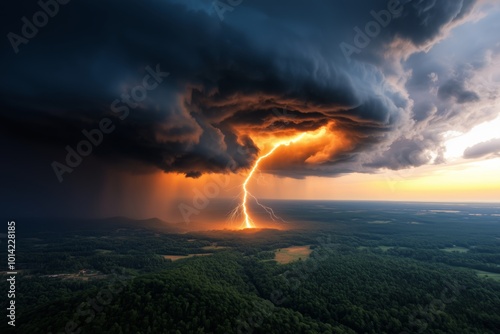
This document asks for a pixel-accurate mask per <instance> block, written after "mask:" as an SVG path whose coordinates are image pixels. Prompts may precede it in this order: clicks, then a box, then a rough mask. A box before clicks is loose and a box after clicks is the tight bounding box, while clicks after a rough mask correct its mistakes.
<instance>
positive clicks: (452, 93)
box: [438, 79, 479, 104]
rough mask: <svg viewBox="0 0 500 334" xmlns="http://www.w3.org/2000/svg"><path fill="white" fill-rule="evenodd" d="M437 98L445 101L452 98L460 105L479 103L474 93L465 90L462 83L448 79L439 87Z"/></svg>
mask: <svg viewBox="0 0 500 334" xmlns="http://www.w3.org/2000/svg"><path fill="white" fill-rule="evenodd" d="M438 96H439V97H440V98H442V99H445V100H446V99H449V98H452V97H454V98H455V99H456V101H457V103H460V104H462V103H467V102H476V101H479V96H478V95H477V93H476V92H473V91H470V90H466V89H465V87H464V83H463V82H460V81H458V80H455V79H450V80H448V81H446V82H445V83H444V84H443V85H442V86H441V87H439V90H438Z"/></svg>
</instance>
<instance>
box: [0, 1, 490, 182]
mask: <svg viewBox="0 0 500 334" xmlns="http://www.w3.org/2000/svg"><path fill="white" fill-rule="evenodd" d="M335 3H337V2H335ZM363 3H364V4H365V5H364V6H360V5H359V4H357V3H356V4H354V3H347V2H341V5H342V9H341V8H337V7H336V6H335V4H334V3H326V2H320V1H317V2H315V1H313V2H310V3H308V4H304V3H303V2H301V1H287V2H286V3H285V2H273V3H269V1H251V2H250V1H249V2H244V3H242V4H241V5H239V6H238V7H236V8H234V10H232V11H227V12H225V13H224V20H222V21H221V20H220V18H219V16H218V14H217V13H216V12H215V11H214V9H213V8H212V7H211V2H207V1H198V2H197V1H191V2H186V3H182V2H181V3H179V2H176V1H172V2H168V1H166V2H158V1H152V0H151V1H142V2H140V3H127V4H123V3H121V2H117V1H108V2H106V3H100V2H97V1H86V2H84V3H72V4H70V5H68V6H67V7H64V8H61V13H60V14H59V16H57V17H56V19H57V20H56V19H54V21H53V22H50V24H49V25H47V27H45V28H44V30H43V31H40V32H39V35H38V36H37V37H36V39H34V40H33V41H30V43H28V44H26V45H22V46H21V47H20V53H19V54H18V55H5V56H2V58H3V59H2V60H3V63H9V64H13V66H11V67H10V68H9V69H7V71H6V74H5V75H3V77H2V79H1V82H0V84H1V85H2V91H3V93H2V95H0V101H1V103H2V108H1V110H0V118H1V119H0V124H1V125H0V126H1V127H2V130H3V131H4V133H7V134H8V135H9V136H12V137H22V138H23V139H24V140H27V141H30V142H33V143H34V144H35V145H39V146H40V147H45V146H50V147H52V148H57V147H60V148H61V155H60V156H59V157H57V156H56V157H53V158H54V159H56V160H57V159H59V160H60V161H61V162H63V160H64V155H65V151H64V147H65V146H66V145H69V146H73V147H74V146H76V145H77V143H78V142H79V141H81V140H82V139H85V137H84V135H83V134H82V130H88V131H90V130H91V129H94V128H98V127H99V122H100V121H101V120H102V119H103V118H108V119H110V120H111V121H112V122H113V124H114V125H115V127H116V129H115V130H114V132H113V133H111V134H109V135H106V136H105V138H104V140H103V143H102V144H101V145H100V146H99V148H98V149H96V150H95V153H94V154H95V156H96V157H98V158H99V159H101V160H102V161H120V163H119V165H120V168H125V169H126V168H128V167H127V166H130V168H131V169H133V168H136V166H137V164H139V165H142V166H144V167H146V168H151V169H152V170H154V169H160V170H163V171H166V172H176V173H184V174H185V175H186V176H187V177H195V178H196V177H199V176H200V175H202V174H204V173H228V172H238V171H239V170H241V169H246V168H248V167H249V166H250V165H251V164H252V163H253V162H254V161H255V159H256V158H257V156H258V155H259V152H260V148H259V147H258V146H259V145H258V141H256V139H255V138H257V137H265V136H275V137H277V138H278V137H284V136H289V135H291V134H293V133H297V132H309V131H315V130H318V129H320V128H325V129H327V130H328V132H329V135H328V136H327V138H331V140H332V141H335V140H336V142H334V143H333V144H331V145H330V144H328V143H327V142H325V141H323V142H322V147H316V146H317V145H316V146H315V144H314V143H311V145H310V147H311V148H315V150H316V151H314V150H312V149H304V151H303V152H305V153H304V154H302V155H296V156H293V157H291V158H290V160H288V161H287V157H286V155H282V159H280V160H279V161H278V160H276V161H274V162H273V161H271V162H269V163H267V164H266V165H265V168H266V169H268V171H270V172H272V173H274V174H277V175H286V176H290V177H304V176H308V175H320V176H331V175H338V174H343V173H350V172H366V173H370V172H376V171H377V170H379V169H381V168H390V169H401V168H409V167H413V166H420V165H423V164H426V163H430V162H431V160H432V159H434V162H439V159H440V156H439V155H440V154H442V151H443V147H442V137H441V135H440V134H441V133H442V132H443V131H446V130H448V129H450V128H453V127H454V126H458V125H461V126H463V120H464V119H468V120H469V121H470V122H469V123H468V126H472V125H473V124H476V123H478V122H480V121H482V120H484V119H485V118H486V117H487V115H486V114H485V112H484V111H483V112H476V113H475V112H472V111H471V110H473V107H474V105H475V104H480V103H482V102H483V100H484V99H488V98H491V97H487V96H486V97H485V96H484V95H483V94H482V93H480V92H478V91H476V90H475V89H474V88H473V87H472V86H471V82H473V80H474V78H475V73H476V72H478V71H480V70H482V69H484V68H485V67H486V66H488V64H487V61H486V60H485V59H486V55H489V56H490V57H491V53H488V52H487V51H489V49H488V48H487V46H484V47H483V49H480V50H479V52H478V54H477V57H478V59H475V60H474V62H469V61H465V60H462V59H458V60H457V63H456V64H449V63H443V62H440V61H434V60H432V61H431V60H429V59H428V57H426V53H424V52H421V50H426V51H428V50H429V48H430V46H431V45H433V43H436V42H437V41H439V40H441V39H442V38H444V37H443V36H446V35H447V34H448V33H449V30H450V29H451V28H452V27H454V26H457V25H459V24H460V23H462V22H465V21H466V20H467V18H468V16H469V15H471V13H472V10H473V8H474V5H475V1H473V0H442V1H432V0H422V1H409V2H403V3H404V5H403V6H402V12H401V14H400V15H398V16H397V17H392V18H391V19H390V22H389V23H388V24H387V26H386V27H382V28H381V29H380V33H379V34H377V36H375V37H373V38H371V40H370V43H369V45H367V46H366V47H364V48H363V49H362V50H360V52H359V53H354V54H353V55H352V59H350V60H348V59H346V58H345V56H344V53H343V51H342V49H341V48H339V45H340V44H341V43H343V42H344V43H349V44H352V45H353V46H355V38H356V36H355V34H356V32H355V30H354V28H355V27H360V28H361V29H364V27H365V25H366V23H368V22H370V21H373V20H375V19H374V16H373V14H371V11H372V10H373V11H374V12H376V13H380V11H382V10H386V9H387V1H364V2H363ZM34 9H36V8H34ZM24 10H25V9H24ZM21 12H23V11H22V10H21V11H20V13H21ZM89 18H92V23H91V24H90V23H89V22H88V20H89ZM10 23H11V24H10V26H13V27H16V26H18V25H19V22H18V21H16V20H14V19H12V22H10ZM63 26H64V27H65V29H61V27H63ZM427 56H429V55H427ZM157 64H158V66H159V68H160V69H161V71H167V72H169V73H170V75H169V76H168V77H165V78H164V80H163V81H162V82H161V83H159V85H158V86H157V87H156V88H154V89H151V90H148V91H147V98H145V99H144V100H143V101H138V102H137V105H135V103H134V105H133V106H131V105H130V104H127V102H126V101H124V98H123V94H130V93H131V90H132V89H133V88H134V87H137V86H138V85H141V84H142V82H143V79H144V77H145V76H146V75H148V71H147V70H145V69H146V67H147V66H149V67H150V68H156V66H157ZM116 100H118V102H117V103H116V104H114V107H113V102H115V101H116ZM117 107H118V108H121V109H120V110H121V111H120V112H117V110H116V109H117ZM125 110H127V117H126V118H124V117H123V115H124V113H125ZM490 144H491V145H493V144H494V145H496V146H495V147H496V148H498V143H497V142H495V143H490ZM490 144H485V145H484V146H485V147H479V148H477V149H475V148H474V149H473V148H471V149H470V150H468V152H466V156H467V157H475V156H479V155H482V154H483V153H482V152H486V151H488V152H490V153H491V152H493V151H494V152H498V150H496V151H495V150H493V151H492V150H490V147H489V145H490ZM486 146H488V147H486ZM325 147H326V148H325ZM431 151H432V152H437V155H438V158H436V154H430V153H429V152H431ZM280 157H281V156H280Z"/></svg>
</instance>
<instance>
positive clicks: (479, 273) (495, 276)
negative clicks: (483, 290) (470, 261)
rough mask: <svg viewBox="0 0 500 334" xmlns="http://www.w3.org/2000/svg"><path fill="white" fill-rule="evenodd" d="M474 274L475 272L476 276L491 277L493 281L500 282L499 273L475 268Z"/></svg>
mask: <svg viewBox="0 0 500 334" xmlns="http://www.w3.org/2000/svg"><path fill="white" fill-rule="evenodd" d="M476 274H477V276H479V277H481V278H491V279H494V280H495V281H499V282H500V274H497V273H490V272H487V271H481V270H476Z"/></svg>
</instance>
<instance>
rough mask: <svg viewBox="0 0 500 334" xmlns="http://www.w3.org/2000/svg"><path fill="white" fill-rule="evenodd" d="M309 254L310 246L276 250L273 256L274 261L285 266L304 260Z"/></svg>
mask: <svg viewBox="0 0 500 334" xmlns="http://www.w3.org/2000/svg"><path fill="white" fill-rule="evenodd" d="M311 253H312V250H311V248H310V246H292V247H288V248H282V249H278V250H277V251H276V253H275V255H274V260H275V261H276V262H278V263H280V264H287V263H290V262H293V261H298V260H305V259H307V258H308V257H309V255H311Z"/></svg>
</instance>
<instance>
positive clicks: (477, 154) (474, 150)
mask: <svg viewBox="0 0 500 334" xmlns="http://www.w3.org/2000/svg"><path fill="white" fill-rule="evenodd" d="M499 155H500V138H497V139H492V140H489V141H487V142H483V143H479V144H476V145H474V146H471V147H469V148H467V149H466V150H465V151H464V158H465V159H477V158H482V157H486V156H499Z"/></svg>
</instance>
